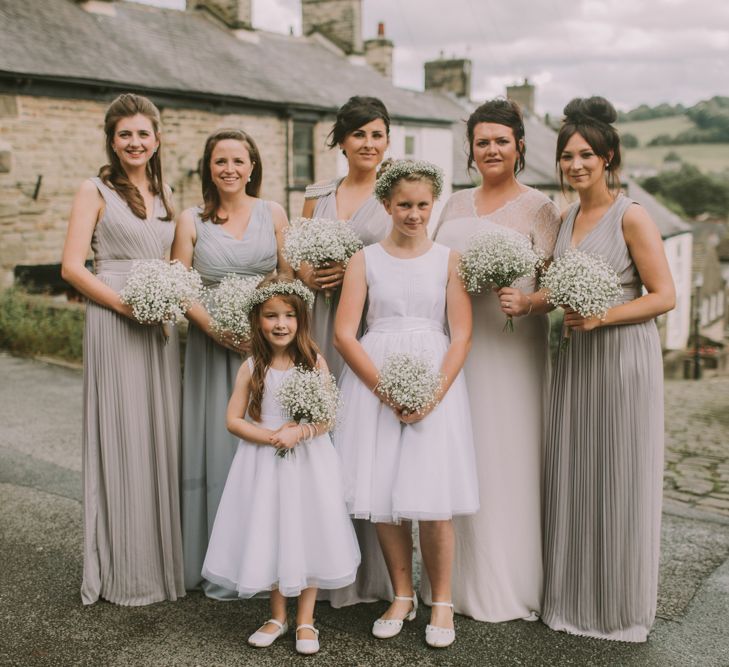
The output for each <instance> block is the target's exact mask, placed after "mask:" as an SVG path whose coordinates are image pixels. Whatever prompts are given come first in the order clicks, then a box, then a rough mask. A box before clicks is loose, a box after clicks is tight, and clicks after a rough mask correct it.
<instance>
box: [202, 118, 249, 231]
mask: <svg viewBox="0 0 729 667" xmlns="http://www.w3.org/2000/svg"><path fill="white" fill-rule="evenodd" d="M223 139H235V140H236V141H240V142H242V143H243V144H244V145H245V147H246V150H247V151H248V156H249V157H250V159H251V162H252V163H253V171H252V172H251V180H250V181H248V183H246V194H247V195H249V196H251V197H258V195H259V194H260V192H261V182H262V181H263V164H261V154H260V152H259V151H258V146H256V142H255V141H253V137H252V136H251V135H250V134H248V133H247V132H244V131H243V130H236V129H231V128H223V129H221V130H216V131H215V132H213V133H212V134H211V135H210V136H209V137H208V138H207V140H206V141H205V150H204V151H203V156H202V161H201V165H200V180H201V181H202V196H203V211H202V215H201V216H200V217H201V218H202V219H203V220H210V221H212V222H213V223H214V224H216V225H220V224H222V223H224V222H226V221H227V218H221V217H219V216H218V209H219V208H220V193H219V192H218V188H217V187H215V183H213V175H212V171H211V169H210V159H211V157H212V155H213V150H215V146H217V145H218V142H219V141H223Z"/></svg>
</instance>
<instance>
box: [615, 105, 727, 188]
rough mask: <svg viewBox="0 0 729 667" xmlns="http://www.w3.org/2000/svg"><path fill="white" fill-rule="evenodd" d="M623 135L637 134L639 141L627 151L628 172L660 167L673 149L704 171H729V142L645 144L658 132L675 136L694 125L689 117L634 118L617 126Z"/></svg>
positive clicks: (624, 161) (624, 158) (625, 161)
mask: <svg viewBox="0 0 729 667" xmlns="http://www.w3.org/2000/svg"><path fill="white" fill-rule="evenodd" d="M616 127H617V128H618V131H619V132H620V133H621V134H625V133H628V132H629V133H630V134H634V135H635V136H636V137H637V138H638V141H639V142H640V147H639V148H629V149H626V150H625V154H624V157H623V165H624V167H625V169H626V171H628V172H630V171H631V170H635V169H639V170H641V171H642V170H643V169H646V168H648V169H661V167H662V166H663V160H664V159H665V157H666V155H668V153H670V152H674V153H676V154H677V155H678V156H679V157H680V158H681V160H682V161H683V162H687V163H689V164H692V165H694V166H695V167H698V168H699V169H700V170H701V171H703V172H704V173H707V174H708V173H721V172H724V171H727V170H729V143H727V144H684V145H681V146H646V144H647V143H648V142H649V141H650V140H651V139H653V137H657V136H658V135H659V134H668V135H670V136H672V137H673V136H676V135H677V134H678V133H679V132H683V131H684V130H690V129H693V128H694V127H695V125H694V124H693V123H692V122H691V120H689V118H688V117H687V116H669V117H668V118H655V119H653V120H635V121H630V122H628V123H618V124H617V125H616Z"/></svg>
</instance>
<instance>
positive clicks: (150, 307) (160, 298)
mask: <svg viewBox="0 0 729 667" xmlns="http://www.w3.org/2000/svg"><path fill="white" fill-rule="evenodd" d="M201 293H202V280H201V278H200V274H199V273H198V272H197V271H195V270H194V269H188V268H187V267H186V266H185V265H184V264H182V263H181V262H178V261H174V262H172V263H170V262H167V261H165V260H163V259H145V260H138V261H136V262H134V263H133V264H132V269H131V271H130V272H129V277H128V278H127V282H126V285H124V289H122V291H121V293H120V294H119V298H120V299H121V302H122V303H125V304H127V305H129V306H131V307H132V311H133V313H134V317H136V318H137V319H138V320H139V321H140V322H145V323H149V324H154V323H158V322H159V323H165V322H178V321H180V320H181V319H182V318H183V317H184V316H185V312H186V311H187V310H188V309H189V308H190V306H192V305H193V304H194V303H195V302H196V301H198V300H199V299H200V295H201Z"/></svg>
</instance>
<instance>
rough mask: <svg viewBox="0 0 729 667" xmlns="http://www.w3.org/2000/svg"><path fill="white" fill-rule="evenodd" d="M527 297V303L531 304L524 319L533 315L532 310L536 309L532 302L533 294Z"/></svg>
mask: <svg viewBox="0 0 729 667" xmlns="http://www.w3.org/2000/svg"><path fill="white" fill-rule="evenodd" d="M525 296H526V298H527V301H528V302H529V310H527V311H526V314H525V315H524V317H526V316H527V315H531V314H532V308H534V302H533V301H532V296H531V294H526V295H525Z"/></svg>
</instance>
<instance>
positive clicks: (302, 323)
mask: <svg viewBox="0 0 729 667" xmlns="http://www.w3.org/2000/svg"><path fill="white" fill-rule="evenodd" d="M290 282H293V280H292V279H290V278H283V277H280V276H275V277H270V278H266V279H265V280H263V281H262V282H261V283H260V284H259V285H258V286H259V287H266V286H267V285H272V284H275V283H290ZM276 296H278V298H280V299H281V300H283V301H284V302H285V303H287V304H288V305H289V306H291V307H292V308H293V309H294V312H295V313H296V323H297V325H298V326H297V329H296V336H295V337H294V340H293V342H292V343H291V345H290V346H289V348H288V350H287V351H288V353H289V354H290V356H291V361H293V362H294V364H295V365H297V366H303V367H304V368H308V369H310V370H311V369H313V368H315V367H316V358H317V355H318V353H319V349H318V348H317V346H316V343H315V342H314V340H313V339H312V337H311V314H310V313H309V307H308V306H307V305H306V302H305V301H304V300H303V299H302V298H301V297H300V296H298V295H296V294H278V295H276ZM269 301H270V299H269ZM265 304H266V301H264V302H263V303H259V304H257V305H255V306H254V307H253V308H252V309H251V312H250V315H249V317H250V321H251V356H252V357H253V373H251V392H250V399H249V401H248V414H249V415H250V416H251V419H253V420H254V421H260V420H261V403H262V401H263V390H264V382H265V379H266V371H267V370H268V368H269V366H270V365H271V360H272V358H273V355H272V354H271V346H270V344H269V343H268V341H267V340H266V339H265V337H264V336H263V332H262V330H261V326H260V317H261V311H262V310H263V306H264V305H265Z"/></svg>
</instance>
